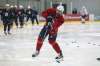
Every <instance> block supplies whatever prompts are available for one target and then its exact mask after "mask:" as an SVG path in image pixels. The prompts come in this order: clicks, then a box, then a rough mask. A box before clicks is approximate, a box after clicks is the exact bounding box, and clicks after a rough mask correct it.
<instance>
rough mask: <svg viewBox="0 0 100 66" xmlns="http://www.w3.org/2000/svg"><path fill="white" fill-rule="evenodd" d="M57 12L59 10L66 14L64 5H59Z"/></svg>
mask: <svg viewBox="0 0 100 66" xmlns="http://www.w3.org/2000/svg"><path fill="white" fill-rule="evenodd" d="M57 10H59V11H60V12H62V13H63V12H64V7H63V6H62V5H58V7H57Z"/></svg>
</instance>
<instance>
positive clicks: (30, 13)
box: [26, 6, 39, 25]
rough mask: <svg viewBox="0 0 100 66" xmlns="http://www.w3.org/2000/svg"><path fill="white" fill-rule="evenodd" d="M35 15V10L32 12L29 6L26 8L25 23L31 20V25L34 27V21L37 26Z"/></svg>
mask: <svg viewBox="0 0 100 66" xmlns="http://www.w3.org/2000/svg"><path fill="white" fill-rule="evenodd" d="M37 14H38V13H37V11H36V10H33V9H32V8H31V7H30V6H28V9H27V10H26V15H27V21H28V20H29V19H31V21H32V25H34V20H36V22H37V24H39V22H38V19H37Z"/></svg>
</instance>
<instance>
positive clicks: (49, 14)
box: [32, 8, 64, 60]
mask: <svg viewBox="0 0 100 66" xmlns="http://www.w3.org/2000/svg"><path fill="white" fill-rule="evenodd" d="M42 16H43V17H44V18H45V19H46V24H45V25H44V27H43V29H42V30H41V32H40V34H39V37H38V40H37V46H36V53H34V54H33V55H32V57H36V56H38V55H39V53H40V49H41V47H42V45H43V41H44V39H45V38H46V37H47V35H49V37H48V40H49V44H50V45H51V46H52V47H53V49H54V50H55V51H56V52H57V54H58V56H57V57H56V58H55V59H59V60H60V59H62V58H63V54H62V51H61V49H60V47H59V45H58V43H57V42H56V37H57V32H58V28H59V27H60V26H61V25H62V24H63V23H64V18H63V15H62V9H61V8H57V9H55V8H48V9H47V10H45V11H43V12H42Z"/></svg>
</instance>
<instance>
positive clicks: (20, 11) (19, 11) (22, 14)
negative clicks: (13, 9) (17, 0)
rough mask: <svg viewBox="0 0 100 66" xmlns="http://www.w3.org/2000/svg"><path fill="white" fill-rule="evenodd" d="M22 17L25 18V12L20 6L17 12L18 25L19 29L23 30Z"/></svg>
mask: <svg viewBox="0 0 100 66" xmlns="http://www.w3.org/2000/svg"><path fill="white" fill-rule="evenodd" d="M24 17H25V10H24V7H23V6H22V5H20V6H19V10H18V19H19V23H20V28H23V26H24Z"/></svg>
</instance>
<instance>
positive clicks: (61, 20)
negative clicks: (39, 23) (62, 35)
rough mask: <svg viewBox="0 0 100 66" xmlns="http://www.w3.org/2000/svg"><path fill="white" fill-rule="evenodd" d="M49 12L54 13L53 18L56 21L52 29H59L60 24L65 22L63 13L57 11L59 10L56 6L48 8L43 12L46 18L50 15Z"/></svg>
mask: <svg viewBox="0 0 100 66" xmlns="http://www.w3.org/2000/svg"><path fill="white" fill-rule="evenodd" d="M49 14H50V15H53V16H54V17H55V18H54V20H53V21H54V22H53V24H52V28H53V29H52V30H55V31H57V30H58V28H59V27H60V25H62V24H63V23H64V18H63V15H61V14H59V13H57V10H56V9H55V8H48V9H47V10H45V11H43V12H42V16H43V17H44V18H47V17H48V16H49ZM52 30H51V31H52Z"/></svg>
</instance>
